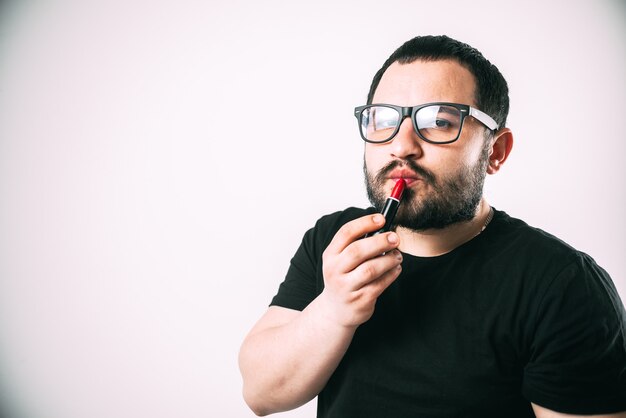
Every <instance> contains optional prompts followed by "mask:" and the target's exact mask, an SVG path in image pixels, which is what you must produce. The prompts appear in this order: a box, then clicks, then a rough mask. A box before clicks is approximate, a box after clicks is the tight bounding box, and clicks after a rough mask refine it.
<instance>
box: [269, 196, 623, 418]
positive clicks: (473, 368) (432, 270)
mask: <svg viewBox="0 0 626 418" xmlns="http://www.w3.org/2000/svg"><path fill="white" fill-rule="evenodd" d="M366 213H372V210H371V209H370V210H363V209H356V208H349V209H347V210H345V211H343V212H337V213H334V214H331V215H328V216H325V217H323V218H321V219H320V220H319V221H318V222H317V224H316V225H315V227H314V228H312V229H310V230H309V231H307V233H306V234H305V236H304V239H303V241H302V244H301V246H300V248H299V249H298V251H297V252H296V254H295V256H294V257H293V259H292V260H291V265H290V267H289V271H288V273H287V277H286V279H285V281H284V282H283V283H282V284H281V285H280V289H279V291H278V294H277V295H276V296H275V297H274V298H273V300H272V305H277V306H282V307H286V308H291V309H297V310H302V309H304V308H305V307H306V306H307V305H308V304H309V303H310V302H311V301H312V300H313V299H315V298H316V297H317V296H318V295H319V294H320V293H321V291H322V289H323V287H324V280H323V275H322V261H321V255H322V252H323V251H324V249H325V248H326V247H327V246H328V244H329V243H330V241H331V240H332V238H333V236H334V235H335V233H336V231H337V230H338V229H339V228H340V227H341V225H343V224H345V223H346V222H348V221H350V220H352V219H356V218H358V217H360V216H363V215H365V214H366ZM403 256H404V260H403V263H402V273H401V274H400V276H399V277H398V279H397V280H396V281H395V282H394V283H393V284H392V285H391V286H390V287H389V288H388V289H387V290H385V292H384V293H383V294H382V295H381V296H380V297H379V299H378V301H377V303H376V309H375V311H374V314H373V316H372V317H371V319H370V320H369V321H367V322H365V323H364V324H362V325H361V326H359V328H357V330H356V333H355V335H354V338H353V340H352V343H351V345H350V347H349V349H348V351H347V352H346V354H345V356H344V357H343V359H342V361H341V362H340V364H339V366H338V367H337V369H336V371H335V372H334V373H333V375H332V377H331V378H330V380H329V381H328V383H327V384H326V387H325V388H324V389H323V390H322V392H321V393H320V394H319V396H318V417H325V418H330V417H333V418H335V417H336V418H345V417H532V416H534V414H533V412H532V409H531V406H530V402H534V403H536V404H538V405H541V406H544V407H546V408H549V409H553V410H556V411H559V412H564V413H572V414H599V413H610V412H617V411H622V410H626V314H625V312H624V307H623V305H622V303H621V301H620V299H619V296H618V294H617V291H616V290H615V287H614V285H613V283H612V281H611V279H610V277H609V276H608V274H607V273H606V272H605V271H604V270H603V269H602V268H600V267H598V266H597V265H596V263H595V262H594V261H593V259H592V258H591V257H589V256H588V255H586V254H584V253H581V252H579V251H576V250H575V249H573V248H571V247H570V246H568V245H567V244H565V243H563V242H562V241H560V240H558V239H557V238H555V237H553V236H552V235H549V234H547V233H545V232H543V231H541V230H539V229H535V228H531V227H529V226H528V225H527V224H525V223H524V222H522V221H520V220H517V219H514V218H511V217H509V216H508V215H507V214H506V213H504V212H500V211H495V214H494V218H493V220H492V221H491V223H490V225H489V226H488V227H487V229H486V230H485V231H484V232H483V233H481V234H480V235H478V236H477V237H475V238H474V239H472V240H470V241H468V242H467V243H465V244H463V245H461V246H460V247H458V248H456V249H455V250H453V251H451V252H449V253H447V254H444V255H441V256H437V257H415V256H411V255H409V254H403Z"/></svg>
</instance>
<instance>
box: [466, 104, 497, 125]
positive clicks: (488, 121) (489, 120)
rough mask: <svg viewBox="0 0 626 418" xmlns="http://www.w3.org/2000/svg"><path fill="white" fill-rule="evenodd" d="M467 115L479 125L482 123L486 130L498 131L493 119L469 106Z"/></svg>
mask: <svg viewBox="0 0 626 418" xmlns="http://www.w3.org/2000/svg"><path fill="white" fill-rule="evenodd" d="M469 114H470V116H473V117H474V118H476V119H478V120H479V121H480V122H481V123H483V124H484V125H485V126H486V127H487V128H489V129H491V130H492V131H495V130H497V129H498V124H497V123H496V121H495V120H493V118H492V117H491V116H489V115H488V114H486V113H485V112H483V111H480V110H478V109H476V108H474V107H471V106H470V108H469Z"/></svg>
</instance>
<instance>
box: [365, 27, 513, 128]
mask: <svg viewBox="0 0 626 418" xmlns="http://www.w3.org/2000/svg"><path fill="white" fill-rule="evenodd" d="M446 59H451V60H455V61H457V62H458V63H459V64H461V65H462V66H464V67H465V68H467V69H468V70H469V71H470V72H471V73H472V74H473V75H474V78H475V79H476V92H475V95H476V96H475V98H474V99H475V100H476V106H477V107H478V108H479V109H480V110H482V111H483V112H485V113H487V114H488V115H489V116H491V117H492V118H493V119H494V120H495V121H496V122H497V123H498V126H499V127H501V128H502V127H504V126H505V125H506V118H507V115H508V113H509V88H508V86H507V84H506V80H505V79H504V77H503V76H502V74H501V73H500V71H499V70H498V68H496V66H495V65H493V64H492V63H490V62H489V61H488V60H487V59H486V58H485V57H484V56H483V55H482V54H481V53H480V51H478V50H477V49H475V48H472V47H471V46H469V45H467V44H465V43H463V42H459V41H457V40H455V39H452V38H450V37H448V36H445V35H441V36H417V37H415V38H413V39H411V40H409V41H407V42H405V43H404V44H403V45H402V46H401V47H400V48H398V49H396V50H395V51H394V53H393V54H391V56H389V58H387V61H385V63H384V64H383V66H382V68H381V69H380V70H378V72H377V73H376V75H375V76H374V79H373V80H372V85H371V86H370V91H369V94H368V95H367V104H371V103H372V99H373V97H374V93H375V92H376V88H377V87H378V83H380V79H381V78H382V76H383V73H384V72H385V71H386V70H387V68H388V67H389V66H390V65H391V64H393V63H394V62H396V61H397V62H398V63H400V64H410V63H412V62H414V61H417V60H422V61H439V60H446ZM416 104H417V103H416Z"/></svg>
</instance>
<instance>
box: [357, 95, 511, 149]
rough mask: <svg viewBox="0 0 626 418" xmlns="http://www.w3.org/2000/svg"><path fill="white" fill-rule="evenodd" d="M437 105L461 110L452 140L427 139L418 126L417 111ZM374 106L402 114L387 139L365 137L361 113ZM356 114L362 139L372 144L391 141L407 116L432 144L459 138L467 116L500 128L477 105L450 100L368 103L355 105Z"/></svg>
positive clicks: (445, 142)
mask: <svg viewBox="0 0 626 418" xmlns="http://www.w3.org/2000/svg"><path fill="white" fill-rule="evenodd" d="M437 105H442V106H443V105H445V106H451V107H454V108H456V109H457V110H459V111H460V112H461V121H460V123H459V132H458V133H457V135H456V137H455V138H454V139H451V140H450V141H443V142H436V141H432V140H430V139H427V138H425V137H424V136H423V135H422V134H421V132H420V130H419V129H418V127H417V121H416V120H415V115H416V114H417V112H418V111H419V110H420V109H423V108H425V107H428V106H437ZM373 106H384V107H389V108H392V109H394V110H396V111H397V112H398V113H399V114H400V121H399V122H398V125H397V126H396V129H395V130H394V131H393V134H391V136H390V137H389V138H388V139H385V140H384V141H372V140H370V139H367V138H365V136H364V135H363V130H362V129H361V115H362V113H363V111H364V110H365V109H367V108H370V107H373ZM354 116H355V117H356V120H357V123H358V127H359V134H360V135H361V139H363V141H365V142H369V143H370V144H384V143H386V142H390V141H391V140H392V139H393V138H395V136H396V135H397V134H398V131H399V130H400V125H402V122H404V119H405V118H407V117H411V122H412V123H413V130H414V131H415V133H417V135H418V136H419V137H420V138H422V139H423V140H424V141H426V142H429V143H431V144H451V143H452V142H454V141H456V140H457V139H459V137H460V136H461V132H462V131H463V124H464V123H465V118H466V117H467V116H472V117H473V118H474V119H476V120H477V121H478V122H480V123H482V124H483V125H484V126H485V127H486V128H488V129H489V130H491V131H492V132H495V131H497V130H498V128H499V126H498V123H497V122H496V121H495V120H494V119H493V118H492V117H491V116H489V115H488V114H486V113H485V112H483V111H482V110H479V109H476V108H475V107H472V106H470V105H466V104H460V103H449V102H432V103H424V104H421V105H417V106H396V105H392V104H387V103H372V104H368V105H363V106H357V107H355V108H354Z"/></svg>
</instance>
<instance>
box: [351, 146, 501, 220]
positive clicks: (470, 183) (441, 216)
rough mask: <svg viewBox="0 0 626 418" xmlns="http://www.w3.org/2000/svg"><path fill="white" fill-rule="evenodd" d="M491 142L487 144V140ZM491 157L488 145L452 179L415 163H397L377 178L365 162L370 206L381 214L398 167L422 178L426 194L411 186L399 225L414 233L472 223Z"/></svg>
mask: <svg viewBox="0 0 626 418" xmlns="http://www.w3.org/2000/svg"><path fill="white" fill-rule="evenodd" d="M485 142H487V141H485ZM488 158H489V148H488V146H485V147H483V150H482V152H481V155H480V158H479V159H478V161H477V162H476V164H474V165H473V166H467V165H465V166H462V167H461V168H460V169H459V170H457V171H456V172H455V173H452V175H450V176H449V177H445V178H444V177H441V178H437V177H436V176H435V175H434V173H432V172H431V171H429V170H426V169H425V168H423V167H421V166H419V165H418V164H417V163H415V161H413V160H393V161H391V162H390V163H389V164H387V165H386V166H384V167H383V168H381V169H380V170H379V171H378V172H377V173H376V174H375V175H372V174H370V172H369V171H368V169H367V165H366V163H365V162H364V163H363V171H364V173H365V186H366V188H367V197H368V198H369V201H370V203H371V204H372V205H373V206H374V207H375V208H376V209H377V210H378V211H379V212H380V211H381V210H382V208H383V206H384V204H385V201H386V200H387V195H386V194H385V184H386V182H387V181H388V175H389V173H391V171H393V170H395V169H396V168H407V169H410V170H412V171H414V172H415V173H416V174H417V175H418V176H420V178H421V181H422V182H423V183H418V187H420V184H424V185H425V186H429V188H430V190H424V193H425V195H424V196H423V197H422V198H420V199H418V198H417V192H418V191H419V188H416V189H413V188H409V187H407V188H406V189H405V190H404V195H403V198H402V203H401V204H400V207H399V208H398V213H397V214H396V217H395V219H394V223H395V225H396V226H400V227H404V228H408V229H411V230H414V231H424V230H427V229H442V228H445V227H447V226H449V225H453V224H456V223H459V222H466V221H470V220H471V219H473V218H474V216H475V215H476V211H477V209H478V204H479V203H480V199H481V198H482V194H483V185H484V183H485V176H486V175H487V171H486V170H487V163H488Z"/></svg>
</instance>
